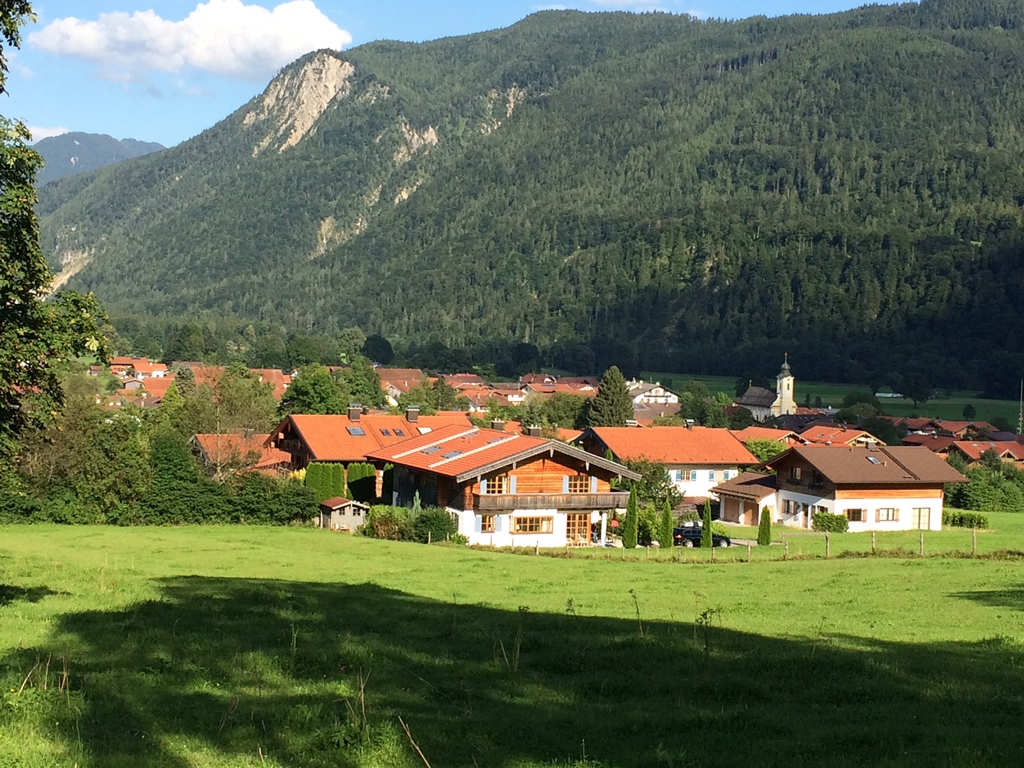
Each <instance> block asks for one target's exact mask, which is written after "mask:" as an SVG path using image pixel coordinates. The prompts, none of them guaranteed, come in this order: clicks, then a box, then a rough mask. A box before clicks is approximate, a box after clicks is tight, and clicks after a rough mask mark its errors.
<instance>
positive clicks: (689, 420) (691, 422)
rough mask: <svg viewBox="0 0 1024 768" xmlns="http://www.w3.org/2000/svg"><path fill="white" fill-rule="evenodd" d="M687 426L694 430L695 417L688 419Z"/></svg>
mask: <svg viewBox="0 0 1024 768" xmlns="http://www.w3.org/2000/svg"><path fill="white" fill-rule="evenodd" d="M686 428H687V429H689V430H693V419H687V420H686Z"/></svg>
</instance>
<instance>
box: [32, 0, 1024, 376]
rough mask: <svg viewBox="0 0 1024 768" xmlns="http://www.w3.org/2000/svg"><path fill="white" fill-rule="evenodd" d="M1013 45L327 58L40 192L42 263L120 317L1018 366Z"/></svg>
mask: <svg viewBox="0 0 1024 768" xmlns="http://www.w3.org/2000/svg"><path fill="white" fill-rule="evenodd" d="M1022 20H1024V3H1022V2H1021V0H1005V1H1004V2H996V3H991V2H990V3H981V2H971V1H970V0H945V1H944V2H938V1H936V0H933V1H932V2H923V3H921V4H920V5H916V4H910V5H903V6H883V7H868V8H864V9H860V10H857V11H852V12H849V13H844V14H835V15H832V16H822V17H783V18H779V19H763V18H758V19H750V20H746V21H742V22H729V23H726V22H703V23H702V22H695V21H693V20H690V19H688V18H685V17H672V16H667V15H661V14H659V15H647V16H635V15H629V14H580V13H574V12H545V13H540V14H537V15H535V16H533V17H530V18H528V19H526V20H525V21H523V22H521V23H520V24H517V25H516V26H514V27H512V28H509V29H507V30H501V31H498V32H493V33H487V34H482V35H473V36H469V37H465V38H453V39H448V40H442V41H437V42H433V43H427V44H423V45H410V44H399V43H375V44H371V45H367V46H363V47H361V48H357V49H354V50H352V51H348V52H345V53H344V54H337V53H330V52H319V53H317V54H311V55H309V56H306V57H304V58H303V59H301V60H299V61H298V62H296V63H295V64H293V65H291V66H289V67H287V68H286V69H285V70H284V71H283V72H282V73H281V75H280V76H279V77H278V78H277V79H275V81H274V82H273V83H271V85H270V86H269V87H268V89H267V91H266V92H265V93H264V94H263V95H262V96H261V97H258V98H257V99H254V100H253V102H251V103H250V104H248V105H246V106H244V107H243V108H242V109H240V110H238V111H237V112H236V113H235V114H233V115H231V116H230V117H228V118H227V119H225V120H224V121H223V122H221V123H220V124H218V125H217V126H215V127H214V128H212V129H211V130H209V131H207V132H205V133H203V134H202V135H200V136H198V137H196V138H195V139H193V140H192V141H189V142H186V143H185V144H183V145H180V146H179V147H175V148H173V149H171V150H168V151H166V152H163V153H160V154H159V155H155V156H153V157H152V158H142V159H141V160H138V161H136V162H133V163H131V164H128V165H126V166H119V167H117V168H110V169H104V170H101V171H99V172H98V173H96V174H94V175H92V176H89V177H78V178H76V179H65V180H62V181H60V182H57V183H56V184H52V185H50V186H49V187H47V188H46V189H45V190H44V194H43V201H42V203H41V212H42V213H43V214H44V232H45V237H46V243H47V246H48V248H49V250H50V253H51V254H53V260H54V263H55V264H56V265H58V266H60V265H63V264H68V265H73V266H74V268H76V269H78V270H79V271H78V272H77V273H76V274H75V275H74V277H73V278H72V280H71V282H70V284H71V285H73V286H75V287H83V288H91V289H94V290H96V291H97V293H98V295H99V296H100V297H101V298H102V299H104V300H105V301H107V302H109V303H110V304H111V306H112V307H113V308H114V309H115V310H119V311H134V312H144V313H156V314H168V315H172V314H175V313H185V312H189V313H195V312H200V311H209V310H214V311H217V312H222V313H231V314H235V315H237V316H239V317H243V318H248V319H252V320H262V321H265V322H272V323H276V324H280V325H283V326H286V327H288V328H292V329H302V330H304V331H309V330H313V331H321V332H327V333H330V332H332V331H334V330H336V329H338V328H340V327H342V326H345V325H350V324H353V323H358V324H359V325H361V326H362V327H363V328H364V329H365V330H367V331H368V332H382V333H384V334H385V335H387V336H388V337H389V338H392V339H393V340H395V341H398V342H400V343H412V342H415V343H421V344H422V343H427V342H442V343H445V344H447V345H449V346H460V347H461V346H470V345H477V344H482V343H490V342H498V343H506V344H514V343H520V344H532V345H537V346H539V347H541V348H542V349H543V350H545V351H546V353H547V357H548V359H549V360H550V361H551V362H554V363H556V364H562V365H565V366H566V367H570V368H586V369H590V370H593V369H598V368H600V367H601V366H602V365H604V364H606V363H608V362H612V361H615V362H620V363H624V364H627V365H629V366H630V367H640V366H642V367H654V368H657V369H664V368H665V367H666V366H668V367H677V368H680V367H682V368H688V369H691V370H693V369H695V368H715V367H719V368H725V369H733V370H737V369H747V370H750V369H751V368H762V367H763V368H768V367H772V366H776V365H777V358H778V357H779V356H780V355H781V351H782V349H783V348H785V347H789V348H790V349H791V351H795V350H796V349H800V351H801V358H802V359H806V361H807V362H806V363H804V365H803V366H802V368H801V370H802V373H803V375H805V376H820V375H822V374H823V373H827V375H829V376H832V377H836V376H839V377H847V376H848V377H864V376H867V375H869V374H871V373H872V372H874V373H878V372H882V373H886V374H887V373H889V372H891V371H897V370H905V369H906V368H907V367H908V366H910V367H922V368H926V369H927V370H928V371H929V372H930V373H932V374H933V375H937V376H940V377H941V378H942V380H943V381H949V382H951V383H959V384H966V383H970V382H972V381H976V380H977V376H976V372H975V368H976V366H977V364H976V363H974V362H972V361H974V360H976V359H978V360H981V359H984V357H985V356H991V355H993V354H997V353H1012V354H1019V353H1021V352H1022V349H1021V347H1020V342H1018V341H1017V339H1018V338H1021V337H1022V336H1021V335H1015V334H1014V333H1012V332H1009V333H1008V332H1007V331H1013V330H1017V329H1019V330H1022V331H1024V326H1022V319H1021V318H1019V317H1017V315H1018V314H1019V313H1018V312H1016V311H1015V308H1016V307H1019V306H1021V298H1022V295H1021V294H1022V285H1024V272H1022V270H1021V267H1020V266H1019V264H1018V259H1017V255H1018V254H1019V252H1020V251H1019V247H1018V242H1019V241H1020V240H1021V238H1020V235H1019V231H1020V226H1021V204H1022V203H1024V198H1022V197H1021V196H1022V195H1024V193H1022V192H1021V190H1024V169H1022V167H1021V163H1020V160H1019V158H1020V157H1021V156H1022V150H1024V136H1022V134H1021V132H1020V130H1019V126H1020V125H1024V99H1021V97H1020V94H1021V93H1024V90H1022V87H1021V86H1022V85H1024V46H1022V45H1021V43H1022V40H1021V36H1022V23H1021V22H1022ZM996 318H998V320H999V322H1000V323H1006V324H1008V325H1002V326H993V319H996ZM997 329H998V330H997Z"/></svg>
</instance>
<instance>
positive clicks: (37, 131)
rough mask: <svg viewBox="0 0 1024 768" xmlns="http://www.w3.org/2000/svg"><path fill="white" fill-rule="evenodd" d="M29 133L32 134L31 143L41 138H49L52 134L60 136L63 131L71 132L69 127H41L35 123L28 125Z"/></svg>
mask: <svg viewBox="0 0 1024 768" xmlns="http://www.w3.org/2000/svg"><path fill="white" fill-rule="evenodd" d="M28 130H29V133H31V134H32V143H33V144H34V143H35V142H37V141H42V140H43V139H49V138H51V137H53V136H60V135H62V134H65V133H71V129H70V128H42V127H40V126H36V125H30V126H29V127H28Z"/></svg>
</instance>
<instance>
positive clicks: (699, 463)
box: [90, 357, 1024, 548]
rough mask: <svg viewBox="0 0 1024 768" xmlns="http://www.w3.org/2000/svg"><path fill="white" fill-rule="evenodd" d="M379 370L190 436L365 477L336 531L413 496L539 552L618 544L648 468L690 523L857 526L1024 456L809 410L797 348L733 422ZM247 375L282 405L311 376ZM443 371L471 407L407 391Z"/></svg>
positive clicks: (983, 433)
mask: <svg viewBox="0 0 1024 768" xmlns="http://www.w3.org/2000/svg"><path fill="white" fill-rule="evenodd" d="M183 368H187V369H188V370H189V371H190V372H191V378H192V379H193V380H194V381H195V382H196V383H197V384H199V383H211V382H215V381H216V380H217V379H218V377H219V376H221V375H223V373H224V371H225V369H224V368H223V367H217V366H207V365H202V364H199V363H188V362H185V363H175V364H172V365H170V366H168V365H165V364H163V363H156V362H153V361H150V360H148V359H145V358H134V357H116V358H114V359H113V360H112V361H111V363H110V367H109V372H110V373H112V374H113V375H114V376H115V377H116V378H117V380H118V382H119V383H118V387H119V388H118V389H117V391H116V392H113V393H111V394H109V395H106V396H97V403H98V404H101V405H102V406H103V407H104V408H107V409H114V410H116V409H123V408H126V407H141V408H147V409H149V408H159V407H160V405H161V402H162V399H163V397H164V396H165V395H166V393H167V391H168V389H169V387H170V386H171V384H172V383H173V382H174V381H175V371H178V372H180V371H181V370H182V369H183ZM337 370H338V369H334V371H333V372H335V373H336V372H337ZM375 371H376V374H377V375H378V376H379V379H380V386H381V389H382V390H383V395H384V398H383V399H384V401H385V402H386V404H387V405H388V406H389V407H388V408H387V409H386V410H385V409H371V408H369V407H366V406H363V405H361V404H358V403H352V404H349V406H348V408H347V410H346V412H345V413H338V414H311V413H310V414H304V413H291V414H289V415H287V416H285V417H284V418H283V419H282V420H281V422H280V423H279V425H278V426H277V427H276V428H275V430H274V431H273V432H272V433H268V434H256V433H238V432H234V433H225V434H196V435H194V437H193V446H194V450H195V452H196V454H197V456H198V457H199V458H200V459H201V461H202V462H203V463H204V465H205V466H207V467H209V468H210V470H211V472H214V471H217V470H218V469H220V468H223V467H225V466H230V467H232V468H233V469H234V471H256V472H261V473H265V474H271V475H277V476H285V475H294V473H299V476H300V477H302V476H304V473H305V471H306V470H307V469H308V468H309V467H310V466H311V465H334V466H337V467H339V468H341V471H342V472H344V473H345V476H346V477H345V480H346V482H344V483H342V485H341V486H340V487H342V488H345V489H346V490H348V489H353V490H352V491H351V492H350V495H352V496H353V498H345V497H342V496H333V497H331V498H319V499H318V501H319V502H320V503H321V512H322V514H321V517H320V518H319V519H318V520H317V524H318V525H320V526H321V527H324V528H328V529H332V530H340V531H355V530H358V529H359V528H360V527H361V526H362V525H363V523H364V521H365V516H366V513H367V511H368V510H369V508H370V505H371V504H374V503H377V504H380V503H384V504H390V505H392V506H397V507H401V506H405V507H408V506H412V505H413V504H414V503H415V504H422V505H424V506H431V507H440V508H443V509H446V510H448V512H449V513H450V514H451V515H452V516H453V518H454V519H455V521H456V523H457V529H458V531H459V533H460V534H461V535H462V536H464V537H465V538H466V540H467V541H468V542H469V543H470V544H473V545H481V546H497V547H502V546H513V547H514V546H534V547H545V548H546V547H566V546H592V545H613V546H614V545H619V544H620V542H619V541H618V540H617V537H616V536H615V535H614V534H615V532H616V528H617V526H618V524H619V520H620V518H621V517H622V516H623V514H624V513H625V511H626V506H627V499H628V496H629V493H628V492H627V491H625V490H622V484H623V481H626V482H627V484H628V481H634V482H635V481H638V480H640V477H641V475H640V471H639V470H640V469H643V468H644V467H649V466H654V467H656V468H657V472H659V473H662V474H663V475H664V488H665V489H666V493H667V494H668V495H669V496H670V497H671V501H672V511H673V515H674V517H675V518H676V519H693V518H694V517H695V516H697V515H699V513H700V512H701V510H702V509H703V508H704V507H705V505H708V506H711V507H713V509H714V511H715V513H714V518H715V519H716V520H717V521H719V522H720V523H723V524H726V525H728V524H734V525H739V526H758V525H759V524H760V523H761V518H762V516H765V515H767V516H768V517H769V518H770V520H771V522H772V523H773V524H778V525H783V526H787V527H792V528H797V529H804V530H810V529H812V528H815V517H816V516H822V517H824V516H825V515H837V516H840V517H842V518H844V519H845V521H846V523H845V524H844V525H847V526H848V527H847V528H846V529H847V530H850V531H854V532H856V531H896V530H910V529H914V530H933V531H935V530H941V529H942V527H943V506H944V502H945V494H946V491H947V490H948V488H949V487H951V486H950V484H957V483H964V482H966V478H965V477H964V475H963V474H961V472H959V471H957V470H956V469H955V468H954V467H953V466H951V464H950V463H949V462H948V461H947V460H948V459H949V457H950V456H951V455H952V456H954V457H955V459H956V461H955V462H953V463H955V464H956V466H960V467H966V466H971V465H977V464H978V463H980V462H982V461H983V460H984V459H985V458H986V456H988V457H989V458H990V457H991V455H995V456H998V460H999V461H1000V462H1003V463H1006V464H1009V465H1013V466H1016V465H1018V464H1020V463H1022V462H1024V441H1022V440H1021V439H1020V438H1018V436H1017V435H1015V434H1012V433H1005V432H998V431H997V430H996V429H995V428H994V427H993V426H992V425H990V424H987V423H985V422H981V421H943V420H941V419H923V418H897V417H885V418H886V419H888V420H889V421H891V422H892V423H893V424H894V425H895V426H896V427H897V428H898V429H899V431H900V433H901V434H902V435H903V437H902V438H901V439H900V441H899V443H898V444H889V445H887V444H885V443H884V442H883V441H882V440H880V439H879V438H878V437H876V436H875V435H873V434H871V433H870V432H869V431H866V430H865V429H860V428H857V427H856V426H855V425H850V424H845V423H837V422H836V421H834V420H833V417H834V416H835V414H836V409H835V408H812V407H806V406H798V405H797V400H796V390H797V384H796V377H795V375H794V373H793V371H792V369H791V367H790V365H789V361H788V357H787V359H786V360H785V362H783V364H782V366H781V368H780V370H779V373H778V376H777V378H776V387H775V389H774V390H772V389H768V388H764V387H753V386H752V387H749V388H748V389H747V391H746V392H745V393H743V394H742V395H741V396H739V397H735V398H733V399H731V401H730V402H729V403H728V405H725V404H721V403H720V405H721V406H722V407H721V411H722V413H724V414H725V415H726V416H727V417H729V418H730V419H731V421H732V424H733V427H732V428H730V426H704V425H700V424H696V423H694V419H683V418H681V417H680V415H679V414H680V409H681V404H680V394H679V393H678V392H674V391H672V390H670V389H669V388H668V387H666V386H663V385H662V384H661V383H660V382H645V381H642V380H632V381H627V382H625V386H626V390H627V391H628V397H629V399H630V401H631V407H632V413H631V414H630V416H631V418H625V419H624V420H623V421H622V423H620V424H615V425H607V426H605V425H600V426H599V425H593V426H589V427H586V428H582V429H579V428H574V427H576V426H581V425H569V426H561V425H551V424H545V425H541V424H534V423H529V422H528V421H523V420H519V421H517V420H514V419H506V418H505V415H506V414H508V413H515V411H516V409H517V408H518V407H520V406H523V404H525V403H528V402H532V403H535V404H536V403H537V402H543V401H545V400H546V399H550V398H553V397H555V396H556V395H557V396H567V395H568V396H575V397H580V398H587V399H588V400H591V401H592V400H593V398H596V397H597V396H598V394H599V392H600V389H601V381H600V380H599V379H597V378H594V377H565V378H559V377H555V376H552V375H547V374H528V375H524V376H522V377H521V378H520V379H519V381H518V382H511V383H510V382H505V383H491V382H487V381H485V380H484V379H483V378H482V377H481V376H479V375H478V374H474V373H455V374H439V375H437V376H434V377H432V376H428V375H427V374H425V373H424V372H423V371H422V370H419V369H397V368H396V369H389V368H384V367H379V366H378V367H376V368H375ZM102 372H103V369H102V368H101V367H99V366H93V367H92V368H91V369H90V374H91V375H100V374H101V373H102ZM251 374H252V376H254V377H256V378H257V379H258V380H259V381H260V382H263V383H266V384H267V385H268V387H272V388H273V394H274V397H275V399H277V400H279V401H280V400H281V399H282V398H283V397H284V395H285V393H286V392H287V390H288V388H289V386H290V385H291V383H292V381H293V380H294V379H293V377H295V376H298V375H300V374H299V372H291V373H286V372H282V371H278V370H264V369H260V370H253V371H251ZM437 382H443V384H444V385H446V386H447V387H450V388H451V389H452V390H454V391H455V392H456V393H457V398H458V399H457V401H456V402H457V404H458V405H459V406H461V409H460V410H447V411H436V412H433V411H431V412H430V413H426V412H424V413H421V409H420V407H419V406H418V405H416V404H410V403H409V402H408V401H407V399H406V396H407V395H408V394H409V393H410V392H411V391H413V390H414V388H416V387H417V386H436V385H437ZM718 398H719V400H721V399H722V396H721V395H719V396H718ZM737 416H739V417H740V418H739V419H738V420H737V418H736V417H737ZM737 423H748V425H747V426H743V427H741V428H735V425H736V424H737ZM354 467H357V468H359V469H358V473H359V476H358V477H356V475H355V474H354V473H355V472H356V470H354V469H352V468H354ZM350 475H351V477H350ZM356 480H362V482H358V483H357V482H356ZM357 488H358V489H360V490H359V491H358V493H357V492H355V489H357Z"/></svg>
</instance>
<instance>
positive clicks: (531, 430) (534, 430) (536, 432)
mask: <svg viewBox="0 0 1024 768" xmlns="http://www.w3.org/2000/svg"><path fill="white" fill-rule="evenodd" d="M526 434H528V435H529V436H530V437H540V427H538V426H536V425H534V426H532V427H528V428H527V430H526Z"/></svg>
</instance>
